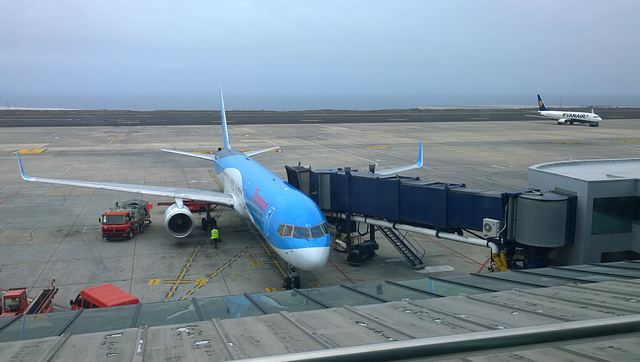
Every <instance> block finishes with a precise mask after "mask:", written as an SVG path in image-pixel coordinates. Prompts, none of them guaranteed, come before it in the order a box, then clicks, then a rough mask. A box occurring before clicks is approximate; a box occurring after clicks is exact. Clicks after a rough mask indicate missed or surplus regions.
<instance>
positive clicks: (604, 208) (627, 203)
mask: <svg viewBox="0 0 640 362" xmlns="http://www.w3.org/2000/svg"><path fill="white" fill-rule="evenodd" d="M636 199H637V198H636V197H604V198H598V199H594V200H593V214H592V219H591V234H593V235H599V234H618V233H630V232H631V230H632V224H633V222H634V221H636V222H638V219H637V216H638V215H640V212H634V209H635V206H638V205H639V204H640V203H639V202H638V200H636ZM636 214H638V215H636ZM634 219H635V220H634Z"/></svg>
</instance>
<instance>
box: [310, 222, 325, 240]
mask: <svg viewBox="0 0 640 362" xmlns="http://www.w3.org/2000/svg"><path fill="white" fill-rule="evenodd" d="M320 225H322V224H318V225H316V226H314V227H312V228H311V237H312V238H314V239H315V238H319V237H321V236H322V235H323V234H324V233H323V232H322V226H320Z"/></svg>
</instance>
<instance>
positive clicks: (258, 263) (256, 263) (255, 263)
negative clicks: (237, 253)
mask: <svg viewBox="0 0 640 362" xmlns="http://www.w3.org/2000/svg"><path fill="white" fill-rule="evenodd" d="M251 266H260V262H259V261H252V262H251Z"/></svg>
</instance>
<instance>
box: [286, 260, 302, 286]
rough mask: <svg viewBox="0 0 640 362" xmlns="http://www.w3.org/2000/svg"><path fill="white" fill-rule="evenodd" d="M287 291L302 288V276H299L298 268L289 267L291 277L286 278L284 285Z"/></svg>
mask: <svg viewBox="0 0 640 362" xmlns="http://www.w3.org/2000/svg"><path fill="white" fill-rule="evenodd" d="M282 287H283V288H285V289H286V290H291V289H293V288H296V289H299V288H300V276H298V272H297V271H296V268H295V267H294V266H292V265H289V276H288V277H286V278H284V284H283V285H282Z"/></svg>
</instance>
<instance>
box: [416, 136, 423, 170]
mask: <svg viewBox="0 0 640 362" xmlns="http://www.w3.org/2000/svg"><path fill="white" fill-rule="evenodd" d="M416 167H422V141H420V150H419V151H418V161H417V162H416Z"/></svg>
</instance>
